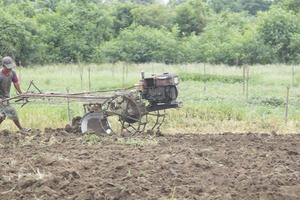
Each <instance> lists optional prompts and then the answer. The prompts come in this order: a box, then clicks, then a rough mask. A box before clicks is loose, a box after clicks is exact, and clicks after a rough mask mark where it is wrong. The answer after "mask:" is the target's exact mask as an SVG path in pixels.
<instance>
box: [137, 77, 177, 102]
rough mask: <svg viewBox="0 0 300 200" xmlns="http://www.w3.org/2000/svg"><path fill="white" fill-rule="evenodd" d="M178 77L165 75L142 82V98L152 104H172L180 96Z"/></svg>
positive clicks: (144, 79)
mask: <svg viewBox="0 0 300 200" xmlns="http://www.w3.org/2000/svg"><path fill="white" fill-rule="evenodd" d="M178 84H179V81H178V76H177V75H174V74H169V73H164V74H161V75H158V76H155V75H153V76H152V77H150V78H143V79H142V80H141V85H142V88H141V91H140V92H141V96H142V98H143V99H146V100H148V101H149V102H150V103H151V104H161V103H163V104H171V103H174V102H175V101H176V99H177V96H178V90H177V85H178Z"/></svg>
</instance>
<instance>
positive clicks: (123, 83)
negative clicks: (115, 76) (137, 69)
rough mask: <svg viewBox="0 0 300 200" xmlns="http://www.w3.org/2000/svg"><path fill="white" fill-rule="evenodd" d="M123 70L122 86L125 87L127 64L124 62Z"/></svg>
mask: <svg viewBox="0 0 300 200" xmlns="http://www.w3.org/2000/svg"><path fill="white" fill-rule="evenodd" d="M122 66H123V70H122V87H123V88H124V87H125V64H124V63H123V65H122Z"/></svg>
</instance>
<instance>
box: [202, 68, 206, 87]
mask: <svg viewBox="0 0 300 200" xmlns="http://www.w3.org/2000/svg"><path fill="white" fill-rule="evenodd" d="M203 77H204V87H203V91H204V92H206V80H205V78H206V64H205V63H203Z"/></svg>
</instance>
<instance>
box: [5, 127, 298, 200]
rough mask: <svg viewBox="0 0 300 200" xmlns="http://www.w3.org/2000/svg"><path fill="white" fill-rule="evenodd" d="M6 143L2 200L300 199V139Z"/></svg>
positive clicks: (91, 138) (58, 134)
mask: <svg viewBox="0 0 300 200" xmlns="http://www.w3.org/2000/svg"><path fill="white" fill-rule="evenodd" d="M28 137H30V138H31V139H28ZM0 139H1V141H0V142H1V144H2V143H4V144H9V145H2V146H0V156H1V163H0V199H35V198H36V199H172V198H173V199H299V198H300V172H299V169H300V155H299V152H300V151H299V148H300V135H268V134H262V135H261V134H260V135H259V134H253V133H249V134H231V133H226V134H219V135H215V134H208V135H185V134H183V135H175V136H168V135H167V136H164V137H149V136H142V137H135V138H121V137H116V136H113V137H110V136H109V137H99V136H95V135H92V134H91V135H84V136H82V135H78V134H72V133H68V132H67V131H65V130H64V129H46V130H45V133H41V132H38V131H36V132H34V133H32V134H31V135H30V136H26V137H24V136H22V135H20V136H19V135H18V134H17V133H10V132H7V131H6V132H5V131H2V132H0ZM16 141H17V142H16ZM24 141H27V142H24Z"/></svg>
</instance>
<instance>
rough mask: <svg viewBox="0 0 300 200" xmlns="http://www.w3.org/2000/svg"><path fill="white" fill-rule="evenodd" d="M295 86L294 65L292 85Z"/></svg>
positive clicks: (293, 68)
mask: <svg viewBox="0 0 300 200" xmlns="http://www.w3.org/2000/svg"><path fill="white" fill-rule="evenodd" d="M294 86H295V66H294V65H293V67H292V87H294Z"/></svg>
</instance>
